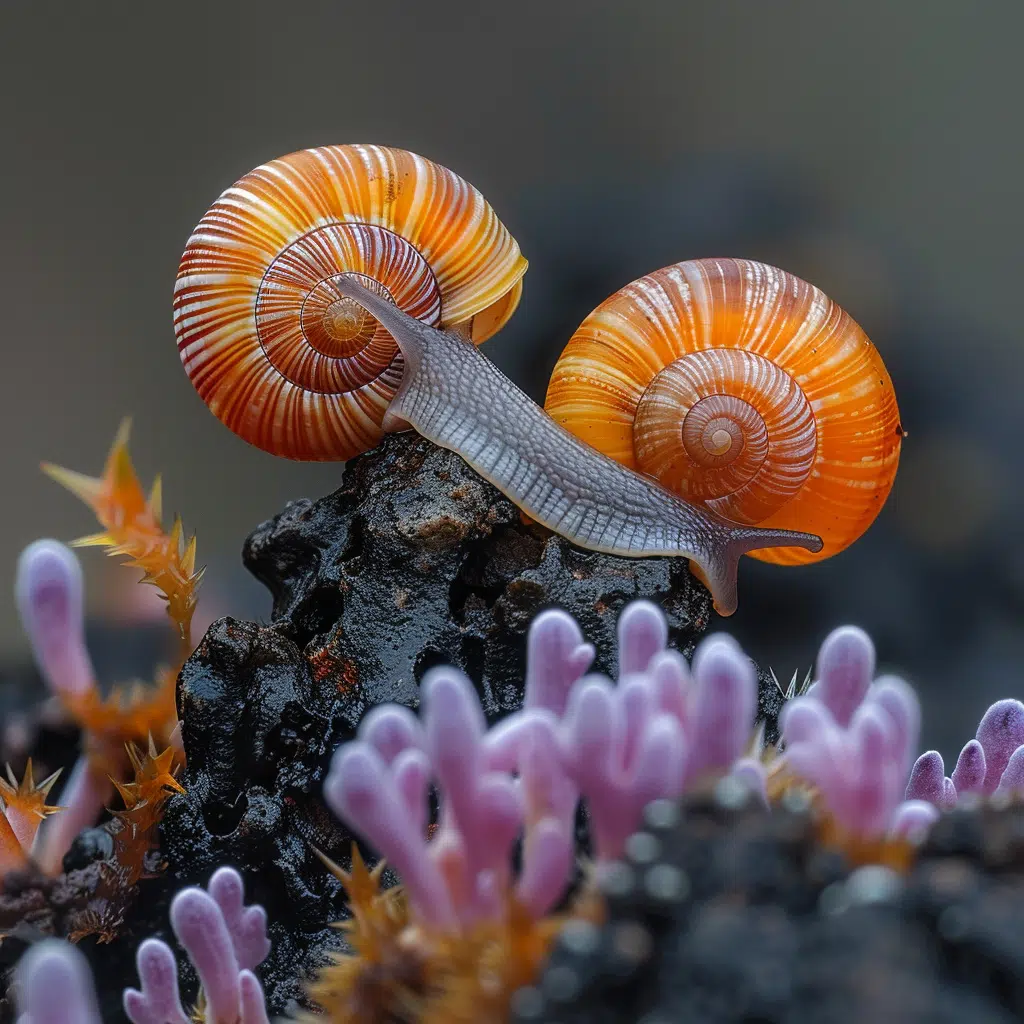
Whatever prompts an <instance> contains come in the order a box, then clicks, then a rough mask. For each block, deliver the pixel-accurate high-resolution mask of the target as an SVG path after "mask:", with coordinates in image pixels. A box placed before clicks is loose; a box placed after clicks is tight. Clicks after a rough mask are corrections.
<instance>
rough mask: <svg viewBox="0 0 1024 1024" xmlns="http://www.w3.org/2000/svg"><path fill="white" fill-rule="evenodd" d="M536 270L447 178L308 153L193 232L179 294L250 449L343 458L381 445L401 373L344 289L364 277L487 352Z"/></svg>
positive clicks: (395, 163) (225, 412)
mask: <svg viewBox="0 0 1024 1024" xmlns="http://www.w3.org/2000/svg"><path fill="white" fill-rule="evenodd" d="M526 265H527V264H526V260H525V259H523V256H522V254H521V253H520V251H519V246H518V245H517V243H516V241H515V239H514V238H513V237H512V236H511V235H510V234H509V233H508V231H507V229H506V228H505V227H504V225H503V224H502V223H501V221H499V220H498V218H497V216H496V215H495V213H494V211H493V210H492V209H491V207H490V206H489V205H488V203H487V202H486V201H485V200H484V198H483V196H482V195H481V194H480V193H479V192H478V191H477V190H476V189H475V188H473V186H472V185H470V184H469V183H468V182H466V181H464V180H463V179H462V178H460V177H459V176H458V175H456V174H454V173H453V172H452V171H449V170H448V169H447V168H445V167H441V166H440V165H438V164H435V163H433V162H431V161H429V160H426V159H424V158H423V157H420V156H417V155H415V154H414V153H408V152H406V151H404V150H400V149H387V148H384V147H381V146H324V147H321V148H319V149H307V150H302V151H301V152H298V153H292V154H290V155H289V156H285V157H281V158H280V159H278V160H272V161H271V162H270V163H268V164H264V165H263V166H261V167H257V168H256V169H255V170H253V171H251V172H250V173H249V174H247V175H245V176H244V177H243V178H242V179H240V180H239V181H238V182H236V183H235V184H234V185H233V186H232V187H231V188H229V189H228V190H227V191H226V192H224V194H223V195H222V196H221V197H220V199H218V200H217V202H216V203H215V204H214V205H213V207H212V208H211V209H210V210H209V212H208V213H207V214H206V216H205V217H203V219H202V221H200V223H199V226H198V227H197V228H196V229H195V231H194V232H193V233H192V237H191V238H190V239H189V241H188V245H187V246H186V248H185V252H184V255H183V256H182V258H181V264H180V266H179V268H178V277H177V281H176V282H175V287H174V327H175V333H176V335H177V339H178V351H179V354H180V356H181V361H182V363H183V364H184V367H185V370H186V372H187V373H188V375H189V378H190V379H191V380H192V383H193V384H194V386H195V388H196V390H197V391H198V392H199V394H200V395H201V396H202V398H203V399H204V400H205V401H206V403H207V404H208V405H209V406H210V408H211V410H212V411H213V412H214V413H215V414H216V415H217V417H218V418H219V419H221V420H222V421H223V422H224V423H225V424H226V425H227V426H228V427H230V428H231V429H232V430H233V431H234V432H235V433H236V434H238V435H240V436H241V437H243V438H244V439H245V440H246V441H248V442H250V443H251V444H253V445H256V446H257V447H259V448H262V449H264V450H265V451H269V452H272V453H273V454H276V455H283V456H286V457H287V458H292V459H303V460H311V461H312V460H334V459H337V460H344V459H348V458H351V457H353V456H354V455H357V454H359V453H360V452H363V451H366V450H367V449H369V448H372V447H373V446H374V445H375V444H376V443H377V441H378V440H379V439H380V436H381V434H382V428H381V421H382V419H383V416H384V412H385V410H386V409H387V407H388V404H389V402H390V401H391V399H392V397H393V396H394V394H395V391H396V390H397V388H398V385H399V383H400V381H401V377H402V361H401V355H400V353H399V352H398V347H397V346H396V344H395V342H394V340H393V339H392V338H391V336H390V335H389V334H388V333H387V331H385V330H384V329H383V328H382V327H380V325H379V324H378V323H377V321H376V320H374V319H373V318H372V317H370V316H369V315H368V314H366V313H365V311H364V310H363V309H362V307H360V306H359V305H358V304H356V303H354V302H353V301H352V300H351V299H347V298H345V297H344V296H342V295H341V294H340V293H339V292H337V291H336V290H335V289H334V287H333V284H332V282H333V281H334V280H337V279H338V278H339V277H340V276H341V275H353V274H354V275H359V277H360V278H361V279H362V280H363V281H364V282H365V283H368V284H369V285H370V286H371V287H373V288H374V290H376V291H378V292H379V293H380V294H383V295H386V296H387V297H389V298H390V299H391V300H393V301H394V302H395V303H396V304H397V305H398V306H399V307H401V308H402V309H404V310H405V311H406V312H408V313H409V314H410V315H412V316H414V317H416V318H417V319H421V320H425V321H426V322H428V323H431V324H435V325H438V326H442V327H448V328H451V327H456V326H459V327H460V329H461V330H462V331H463V332H464V333H466V334H467V335H468V336H469V337H471V338H472V340H473V341H474V342H476V343H479V342H481V341H484V340H486V339H487V338H488V337H490V336H491V335H492V334H494V333H495V332H496V331H498V330H499V329H500V328H501V327H502V326H503V325H504V323H505V322H506V321H507V320H508V318H509V317H510V316H511V315H512V313H513V312H514V311H515V308H516V305H517V304H518V302H519V297H520V294H521V292H522V277H523V274H524V273H525V272H526Z"/></svg>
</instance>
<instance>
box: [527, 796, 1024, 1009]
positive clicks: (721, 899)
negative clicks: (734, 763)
mask: <svg viewBox="0 0 1024 1024" xmlns="http://www.w3.org/2000/svg"><path fill="white" fill-rule="evenodd" d="M726 793H727V794H728V789H726ZM734 796H735V794H728V799H726V800H722V799H721V798H719V799H714V798H710V797H707V796H697V797H693V798H690V799H689V800H687V801H685V802H684V805H683V807H682V809H681V811H677V810H676V809H675V808H674V807H673V805H668V804H665V803H659V804H656V805H652V807H651V808H649V809H648V815H647V823H646V825H645V829H644V837H643V839H642V840H639V841H637V840H634V841H633V842H632V844H631V847H630V848H628V849H627V853H628V857H627V860H626V861H625V862H623V864H621V865H619V866H618V867H617V868H616V870H615V872H613V874H612V876H611V879H610V881H609V885H608V889H609V899H608V906H609V915H608V920H607V922H606V923H605V924H604V925H603V926H602V927H601V928H600V929H594V928H589V929H588V928H587V927H586V926H583V927H580V928H576V929H575V930H574V929H573V928H570V929H569V930H567V932H566V933H565V934H564V935H563V937H562V939H561V940H560V943H559V945H558V946H557V947H556V949H555V951H554V953H553V954H552V957H551V959H550V961H549V963H548V965H547V967H546V969H545V972H544V974H543V975H542V977H541V978H540V979H539V980H538V982H537V984H536V986H535V987H534V988H532V989H527V990H524V991H522V992H520V993H519V994H518V997H517V999H516V1014H515V1021H516V1024H544V1022H551V1024H553V1022H555V1021H558V1022H560V1024H574V1022H580V1024H582V1022H584V1021H585V1022H587V1024H632V1022H635V1021H643V1022H644V1024H653V1022H658V1024H661V1022H670V1021H671V1022H675V1021H701V1022H702V1024H738V1022H749V1021H758V1022H764V1024H770V1022H778V1024H818V1022H821V1024H826V1022H827V1024H846V1022H849V1024H860V1022H862V1021H876V1022H883V1024H888V1022H892V1024H897V1022H899V1024H942V1022H949V1024H959V1022H962V1021H968V1020H969V1021H971V1022H978V1024H1009V1022H1011V1021H1015V1020H1020V1019H1021V1015H1022V1013H1024V935H1022V932H1021V928H1020V921H1021V920H1022V919H1024V842H1022V837H1024V806H1022V805H1017V806H1013V807H1009V808H1003V809H999V808H993V807H988V808H982V809H976V810H966V809H965V810H958V811H955V812H953V813H951V814H948V815H946V816H944V817H943V818H942V819H941V820H940V822H939V823H938V824H937V825H936V827H935V829H934V830H933V832H932V835H931V837H930V838H929V840H928V842H927V844H926V845H925V846H924V847H923V848H922V849H921V851H920V857H919V859H918V861H917V863H916V864H915V865H914V866H913V868H912V869H911V871H910V873H909V874H908V875H907V876H906V877H905V878H902V879H901V878H899V877H898V876H895V875H893V874H892V873H891V872H887V871H886V870H885V869H879V868H864V869H860V870H859V871H856V872H852V873H851V872H850V870H849V868H848V866H847V865H846V863H845V862H844V860H843V858H842V857H841V856H840V855H838V854H836V853H834V852H830V851H828V850H825V849H823V848H822V847H821V846H820V845H819V844H818V842H817V840H816V838H815V829H814V827H813V823H812V821H811V818H810V816H809V815H808V814H807V813H804V812H802V811H798V810H792V809H790V810H787V809H786V808H785V807H777V808H775V809H774V810H773V811H772V813H771V814H769V813H767V812H766V811H764V810H763V809H761V808H759V807H754V806H751V805H746V806H744V805H742V802H739V801H736V800H735V799H734ZM673 819H675V820H673Z"/></svg>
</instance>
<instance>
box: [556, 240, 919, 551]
mask: <svg viewBox="0 0 1024 1024" xmlns="http://www.w3.org/2000/svg"><path fill="white" fill-rule="evenodd" d="M545 408H546V409H547V411H548V413H549V414H550V415H551V416H552V417H553V418H554V419H555V420H557V421H558V422H559V423H561V424H562V426H564V427H566V428H567V429H568V430H570V431H571V432H572V433H574V434H576V435H577V436H578V437H580V438H581V439H583V440H584V441H586V442H588V443H589V444H591V445H593V446H594V447H595V448H597V449H599V450H600V451H602V452H604V453H605V454H606V455H609V456H611V457H612V458H614V459H616V460H617V461H618V462H621V463H623V464H624V465H626V466H629V467H630V468H632V469H635V470H637V471H639V472H643V473H646V474H648V475H650V476H652V477H654V478H655V479H657V480H658V481H659V482H660V483H661V484H662V485H663V486H664V487H667V488H668V489H669V490H672V491H674V492H675V493H677V494H679V495H681V496H682V497H683V498H685V499H686V500H688V501H691V502H694V503H703V504H705V505H706V506H707V507H708V508H710V509H712V510H713V511H715V512H717V513H718V514H719V515H721V516H723V517H724V518H726V519H730V520H732V521H734V522H737V523H742V524H746V525H757V526H762V527H769V528H774V529H789V530H802V531H806V532H809V533H814V534H817V535H818V536H820V537H821V538H822V540H823V541H824V546H823V548H822V550H821V551H820V552H818V553H817V554H814V553H811V552H810V551H806V550H804V549H802V548H792V547H791V548H766V549H763V550H760V551H756V552H752V553H751V554H752V555H753V557H755V558H760V559H762V560H764V561H766V562H779V563H788V564H796V563H801V562H813V561H818V560H820V559H822V558H827V557H828V556H829V555H833V554H835V553H836V552H838V551H841V550H842V549H843V548H845V547H847V546H848V545H849V544H851V543H853V541H854V540H856V539H857V538H858V537H859V536H860V535H861V534H862V533H863V532H864V531H865V530H866V529H867V528H868V526H870V524H871V523H872V521H873V520H874V518H875V516H876V515H877V514H878V512H879V510H880V509H881V507H882V505H883V504H884V502H885V499H886V497H887V496H888V494H889V490H890V488H891V487H892V483H893V479H894V478H895V475H896V466H897V463H898V461H899V454H900V444H901V441H902V436H903V430H902V428H901V426H900V420H899V411H898V409H897V407H896V398H895V395H894V394H893V387H892V381H891V380H890V379H889V374H888V373H887V372H886V369H885V366H884V364H883V363H882V360H881V357H880V356H879V354H878V352H877V350H876V349H875V347H874V346H873V345H872V344H871V342H870V341H869V340H868V338H867V336H866V335H865V334H864V332H863V331H862V330H861V329H860V327H859V326H858V325H857V324H856V323H855V322H854V321H853V320H852V319H851V318H850V317H849V315H847V314H846V313H845V312H844V311H843V310H842V309H840V308H839V306H837V305H836V304H835V303H834V302H832V300H831V299H829V298H828V297H827V296H825V295H824V294H823V293H822V292H821V291H819V290H818V289H817V288H815V287H814V286H813V285H810V284H808V283H807V282H806V281H802V280H801V279H800V278H798V277H794V276H793V275H792V274H789V273H786V272H785V271H783V270H778V269H776V268H774V267H769V266H766V265H764V264H762V263H755V262H752V261H749V260H733V259H705V260H691V261H688V262H685V263H677V264H675V265H673V266H671V267H666V268H664V269H663V270H659V271H656V272H655V273H653V274H649V275H647V276H646V277H643V278H641V279H640V280H638V281H634V282H633V283H632V284H629V285H627V286H626V287H625V288H623V289H622V290H621V291H619V292H616V294H615V295H613V296H611V298H609V299H608V300H607V301H605V302H603V303H602V304H601V305H600V306H598V308H597V309H596V310H594V312H593V313H591V314H590V316H589V317H588V318H587V319H586V320H585V321H584V323H583V324H582V326H581V327H580V328H579V330H578V331H577V332H576V333H575V334H574V335H573V337H572V338H571V339H570V341H569V344H568V345H567V346H566V348H565V350H564V351H563V353H562V355H561V358H560V359H559V361H558V363H557V364H556V366H555V369H554V372H553V374H552V377H551V382H550V384H549V387H548V393H547V400H546V402H545Z"/></svg>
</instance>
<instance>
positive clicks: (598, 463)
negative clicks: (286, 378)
mask: <svg viewBox="0 0 1024 1024" xmlns="http://www.w3.org/2000/svg"><path fill="white" fill-rule="evenodd" d="M338 287H339V288H340V289H341V290H342V291H343V292H344V293H345V294H346V295H348V296H349V297H351V298H352V299H353V300H355V301H357V302H358V303H360V305H362V306H364V307H365V308H366V309H367V310H368V311H369V312H370V313H371V314H372V315H373V316H374V317H375V318H376V319H377V320H378V321H379V322H380V323H381V324H383V325H384V327H385V328H386V329H387V330H388V332H389V333H390V334H391V336H392V337H394V338H395V340H396V341H397V342H398V345H399V347H400V348H401V350H402V354H403V355H404V357H405V373H404V375H403V377H402V383H401V386H400V387H399V389H398V392H397V394H396V396H395V398H394V399H393V400H392V402H391V405H390V407H389V408H388V411H387V413H386V414H385V418H384V428H385V429H386V430H387V429H392V428H402V427H405V426H406V425H411V426H412V427H413V428H414V429H415V430H416V431H417V432H418V433H420V434H422V435H423V436H424V437H426V438H428V439H429V440H431V441H433V442H434V443H435V444H438V445H440V446H441V447H442V448H448V449H450V450H451V451H455V452H458V454H459V455H461V456H462V458H464V459H465V460H466V462H467V463H468V464H469V465H470V466H472V467H473V469H474V470H476V472H477V473H479V474H480V475H481V476H482V477H483V478H484V479H485V480H489V481H490V482H491V483H492V484H494V486H495V487H497V488H498V490H500V491H501V492H502V493H503V494H504V495H506V497H508V498H509V499H511V500H512V501H513V502H514V503H515V504H516V505H518V506H519V508H521V509H522V510H523V511H524V512H525V513H526V514H527V515H528V516H529V517H530V518H531V519H535V520H536V521H537V522H539V523H541V524H542V525H544V526H546V527H548V528H549V529H550V530H553V531H554V532H555V533H557V534H560V535H561V536H563V537H566V538H568V539H569V540H571V541H572V542H573V543H574V544H578V545H579V546H580V547H584V548H588V549H590V550H593V551H604V552H607V553H609V554H613V555H624V556H627V557H632V558H637V557H643V556H654V555H678V556H683V557H685V558H688V559H690V562H691V565H692V566H694V567H695V569H696V571H697V574H698V576H699V577H700V579H701V580H703V582H704V583H705V585H706V586H707V587H708V589H709V590H710V591H711V595H712V597H713V598H714V602H715V608H716V609H717V611H718V612H719V613H720V614H722V615H731V614H732V613H733V612H734V611H735V610H736V600H737V598H736V574H737V566H738V563H739V558H740V555H743V554H745V553H746V552H748V551H752V550H754V549H756V548H760V547H767V546H771V545H779V544H784V545H787V546H793V545H806V546H807V547H809V548H811V549H815V548H818V547H820V545H821V541H820V540H819V538H817V537H815V536H813V535H810V534H806V533H800V532H796V531H791V530H767V529H759V528H756V527H744V526H737V525H736V524H735V523H729V522H727V521H726V520H725V519H723V518H722V517H721V516H718V515H715V514H714V513H713V512H711V511H708V510H706V509H703V508H700V507H699V506H695V505H691V504H688V503H687V502H685V501H683V500H682V499H681V498H679V497H677V496H676V495H674V494H672V493H671V492H670V491H667V490H666V489H665V488H664V487H662V486H661V485H660V484H658V483H657V482H656V481H654V480H652V479H650V478H648V477H645V476H642V475H640V474H639V473H635V472H632V471H631V470H629V469H627V468H626V467H625V466H623V465H621V464H620V463H618V462H616V461H615V460H614V459H611V458H608V457H607V456H605V455H602V454H601V453H600V452H597V451H595V450H594V449H593V448H592V447H591V446H590V445H588V444H586V443H585V442H583V441H581V440H580V439H579V438H578V437H576V436H575V435H574V434H571V433H570V432H569V431H567V430H565V429H564V428H563V427H561V426H559V425H558V424H557V423H556V422H555V421H554V420H553V419H552V418H551V417H550V416H548V415H547V414H546V413H545V412H544V410H543V409H541V408H540V406H538V405H536V404H535V403H534V402H533V401H532V400H531V399H530V398H529V397H528V396H527V395H526V394H525V393H524V392H522V391H521V390H520V389H519V388H517V387H516V386H515V385H514V384H513V383H512V382H511V381H510V380H509V379H508V378H507V377H506V376H505V375H504V374H502V373H501V372H500V371H499V370H498V368H497V367H496V366H495V365H494V364H493V363H492V362H491V361H490V360H489V359H487V358H486V357H485V356H484V355H483V353H481V352H480V351H479V350H478V349H477V348H476V347H475V346H473V345H472V344H470V343H468V342H467V341H465V340H464V339H463V338H461V337H460V336H458V335H457V334H452V333H447V332H445V331H439V330H437V329H436V328H433V327H430V326H429V325H428V324H424V323H423V322H422V321H419V320H416V319H415V318H413V317H411V316H409V315H408V314H407V313H404V312H403V311H402V310H400V309H398V308H397V307H396V306H395V305H393V304H392V303H390V302H389V301H388V300H387V299H384V298H382V297H381V296H379V295H377V294H376V293H375V292H373V291H371V290H370V289H368V288H367V287H366V286H365V285H363V284H362V283H361V282H360V281H358V280H356V279H354V278H349V279H346V280H343V281H340V282H339V285H338Z"/></svg>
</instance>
